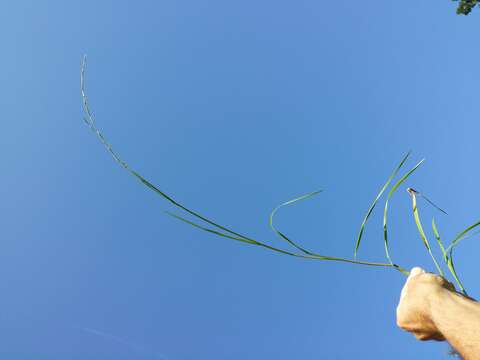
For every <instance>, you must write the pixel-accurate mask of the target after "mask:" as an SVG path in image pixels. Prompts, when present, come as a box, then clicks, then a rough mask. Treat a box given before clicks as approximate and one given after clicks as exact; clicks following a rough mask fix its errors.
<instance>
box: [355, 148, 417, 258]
mask: <svg viewBox="0 0 480 360" xmlns="http://www.w3.org/2000/svg"><path fill="white" fill-rule="evenodd" d="M409 156H410V151H409V152H408V153H407V155H405V156H404V157H403V159H402V161H400V163H399V164H398V165H397V167H396V168H395V170H393V172H392V173H391V174H390V176H389V178H388V179H387V181H386V183H385V184H384V185H383V187H382V188H381V189H380V191H379V193H378V194H377V196H376V197H375V199H374V200H373V202H372V204H371V205H370V207H369V208H368V211H367V213H366V214H365V216H364V218H363V221H362V224H361V225H360V231H359V232H358V236H357V241H356V242H355V251H354V253H353V257H354V258H356V257H357V252H358V249H359V247H360V242H361V241H362V236H363V232H364V231H365V226H366V224H367V221H368V218H369V217H370V215H371V214H372V212H373V209H375V206H376V205H377V202H378V200H379V199H380V197H381V196H382V194H383V193H384V192H385V190H386V189H387V187H388V186H389V185H390V183H391V182H392V180H393V179H394V178H395V176H396V175H397V173H398V171H399V170H400V168H401V167H402V166H403V164H404V163H405V161H407V159H408V157H409Z"/></svg>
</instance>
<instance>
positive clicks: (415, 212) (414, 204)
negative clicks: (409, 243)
mask: <svg viewBox="0 0 480 360" xmlns="http://www.w3.org/2000/svg"><path fill="white" fill-rule="evenodd" d="M409 193H410V196H411V197H412V207H413V217H414V219H415V224H416V225H417V229H418V232H419V234H420V237H421V238H422V241H423V244H424V245H425V247H426V248H427V251H428V253H429V254H430V257H431V258H432V260H433V263H434V264H435V266H436V268H437V270H438V272H439V274H440V275H441V276H445V274H444V272H443V270H442V268H441V267H440V265H439V264H438V262H437V259H435V256H434V255H433V253H432V249H431V248H430V243H429V242H428V239H427V236H426V235H425V231H424V230H423V226H422V222H421V221H420V215H419V212H418V208H417V197H416V196H415V193H414V192H413V191H410V192H409Z"/></svg>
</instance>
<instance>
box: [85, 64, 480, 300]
mask: <svg viewBox="0 0 480 360" xmlns="http://www.w3.org/2000/svg"><path fill="white" fill-rule="evenodd" d="M85 70H86V57H85V56H84V58H83V61H82V65H81V72H80V90H81V97H82V106H83V113H84V121H85V123H86V124H87V125H88V127H89V128H90V129H91V130H92V131H93V132H94V133H95V134H96V136H97V138H98V139H99V141H100V142H101V143H102V145H103V146H104V147H105V149H106V150H107V151H108V152H109V153H110V155H111V156H112V157H113V159H114V160H115V161H116V162H117V163H118V164H119V165H120V166H121V167H122V168H123V169H125V170H126V171H127V172H128V173H129V174H130V175H132V176H133V177H134V178H136V179H137V180H138V181H140V183H142V184H143V185H144V186H145V187H146V188H148V189H149V190H151V191H153V192H154V193H155V194H157V195H159V196H160V197H161V198H163V199H164V200H166V201H168V202H169V203H171V204H172V205H173V206H174V207H175V208H177V210H179V211H180V212H181V214H177V213H173V212H169V211H167V212H166V214H168V215H169V216H171V217H173V218H175V219H177V220H179V221H181V222H183V223H186V224H188V225H190V226H193V227H195V228H197V229H199V230H202V231H205V232H208V233H210V234H213V235H216V236H219V237H222V238H225V239H229V240H234V241H238V242H241V243H244V244H246V245H251V246H257V247H261V248H264V249H267V250H270V251H273V252H276V253H279V254H283V255H288V256H292V257H296V258H301V259H306V260H319V261H337V262H344V263H349V264H356V265H365V266H376V267H385V268H392V269H395V270H397V271H399V272H400V273H402V274H403V275H405V276H408V275H409V272H408V271H407V270H405V269H404V268H403V267H401V266H400V265H398V264H396V263H394V262H393V260H392V256H391V252H390V249H389V240H390V239H389V232H388V221H387V220H388V210H389V205H390V203H391V200H392V197H393V195H394V194H395V193H396V192H397V190H398V189H399V188H400V186H401V185H402V184H404V182H405V181H406V180H407V179H409V178H410V176H411V175H412V174H413V173H414V172H415V171H416V170H417V169H418V167H419V166H420V165H421V164H422V163H423V162H424V160H421V161H419V162H418V163H417V164H416V165H414V166H413V167H412V168H411V169H410V170H409V171H407V172H406V173H405V174H404V175H403V176H401V177H400V178H399V179H398V180H397V181H396V182H395V183H394V185H393V186H391V187H390V189H389V191H388V194H387V196H386V199H385V204H384V209H383V240H384V247H385V257H386V259H387V262H374V261H365V260H358V259H357V255H358V252H359V249H360V245H361V240H362V238H363V235H364V232H365V229H366V226H367V223H368V220H369V219H370V217H371V215H372V213H373V211H374V209H375V207H376V205H377V204H378V202H379V201H380V199H381V197H382V195H383V194H384V193H385V192H386V191H387V189H388V188H389V186H390V185H391V184H392V182H393V181H394V180H395V178H396V177H397V175H398V173H399V172H400V170H401V169H402V167H403V166H404V164H405V163H406V161H407V160H408V159H409V157H410V152H408V153H407V154H406V155H405V156H404V157H403V158H402V159H401V161H400V162H399V163H398V165H397V166H396V167H395V168H394V170H393V172H392V173H391V174H390V176H389V177H388V178H387V180H386V182H385V183H384V184H383V186H382V187H381V189H380V191H379V192H378V193H377V195H376V196H375V198H374V200H373V202H372V203H371V205H370V206H369V208H368V210H367V212H366V214H365V215H364V217H363V220H362V222H361V225H360V230H359V232H358V235H357V237H356V241H355V249H354V256H353V259H349V258H343V257H335V256H327V255H322V254H320V253H318V252H314V251H311V250H307V249H305V248H304V247H303V246H301V245H299V244H298V243H297V242H295V241H294V240H292V239H291V238H290V237H288V236H286V235H285V234H284V233H283V232H282V231H280V230H279V229H278V228H277V226H276V225H275V222H274V218H275V215H276V213H277V212H278V211H279V210H280V209H281V208H283V207H285V206H289V205H293V204H296V203H298V202H300V201H303V200H307V199H310V198H312V197H314V196H316V195H318V194H320V193H321V192H322V191H321V190H318V191H314V192H311V193H308V194H305V195H302V196H299V197H297V198H295V199H292V200H289V201H286V202H284V203H282V204H280V205H279V206H277V207H276V208H274V209H273V211H272V212H271V214H270V217H269V225H270V228H271V229H272V231H273V232H274V233H275V235H277V236H278V237H280V238H281V239H282V240H284V241H285V243H286V244H287V245H288V246H290V247H292V248H293V249H285V248H280V247H276V246H273V245H270V244H269V243H268V242H265V241H260V240H257V239H254V238H253V237H251V236H247V235H244V234H242V233H240V232H238V231H236V230H233V229H232V228H231V227H230V226H225V225H220V224H219V223H218V222H216V221H214V220H211V219H210V218H208V217H206V216H204V215H202V214H200V213H199V212H197V211H195V210H192V209H190V208H189V207H187V206H185V205H183V204H181V203H180V202H178V201H177V200H176V199H175V198H174V197H173V196H171V195H168V194H166V193H165V192H163V191H162V190H160V189H159V188H158V187H157V186H155V185H154V184H152V183H151V182H150V181H149V180H147V179H146V178H144V177H143V176H142V175H140V174H139V173H138V172H136V171H135V170H133V169H132V168H131V167H130V166H129V165H128V164H127V163H126V162H125V161H123V160H122V159H121V158H120V157H119V155H118V154H117V153H116V152H115V151H114V150H113V148H112V146H111V145H110V143H109V142H108V141H107V140H106V138H105V136H104V135H103V133H102V132H100V130H99V129H98V127H97V125H96V122H95V119H94V116H93V114H92V112H91V110H90V107H89V101H88V97H87V95H86V92H85ZM407 190H408V192H409V194H410V196H411V199H412V208H413V218H414V221H415V224H416V227H417V230H418V232H419V235H420V238H421V240H422V242H423V244H424V246H425V248H426V250H427V252H428V253H429V255H430V257H431V258H432V261H433V262H434V264H435V267H436V269H437V271H438V273H439V274H440V275H441V276H444V275H445V274H444V271H443V270H442V268H441V266H440V264H439V262H438V261H437V260H436V258H435V256H434V255H433V253H432V249H431V246H430V243H429V241H428V238H427V235H426V233H425V230H424V227H423V225H422V221H421V219H420V213H419V211H418V207H417V196H419V197H423V198H424V199H425V200H426V201H427V202H428V203H430V204H431V205H433V206H435V207H436V208H437V209H438V210H440V211H442V212H444V213H445V211H443V210H442V209H440V208H438V207H437V206H436V205H435V204H433V203H432V202H431V201H430V200H428V198H426V197H424V196H423V195H422V194H421V193H419V192H417V191H416V190H414V189H412V188H408V189H407ZM479 225H480V221H477V222H475V223H473V224H472V225H470V226H469V227H467V228H466V229H464V230H462V231H460V232H459V233H458V234H457V236H455V238H454V239H453V240H452V242H451V243H450V245H449V246H448V247H445V246H444V244H443V242H442V240H441V237H440V234H439V231H438V228H437V225H436V223H435V220H434V219H432V231H433V234H434V236H435V239H436V241H437V244H438V245H439V247H440V250H441V252H442V259H443V261H444V263H445V265H446V266H447V268H448V269H449V271H450V273H451V275H452V277H453V279H454V280H455V281H456V283H457V286H458V288H459V289H460V291H462V292H463V293H464V294H465V295H466V294H467V292H466V290H465V288H464V287H463V285H462V283H461V282H460V279H459V277H458V274H457V273H456V271H455V267H454V263H453V251H454V249H455V248H456V246H457V245H458V244H459V243H460V242H461V241H462V240H464V239H466V238H468V237H472V236H474V235H476V234H478V232H472V231H473V230H474V229H476V228H477V226H479Z"/></svg>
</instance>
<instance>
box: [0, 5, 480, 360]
mask: <svg viewBox="0 0 480 360" xmlns="http://www.w3.org/2000/svg"><path fill="white" fill-rule="evenodd" d="M455 6H456V5H455V3H452V2H450V1H449V0H442V1H438V0H435V1H434V0H424V1H408V2H390V1H376V0H375V1H374V0H369V1H361V2H355V3H353V2H345V1H329V2H326V1H313V0H308V1H304V0H300V1H280V2H279V1H270V0H266V1H250V0H247V1H240V2H238V1H237V2H229V1H219V0H167V1H137V2H131V1H130V2H127V1H90V0H88V1H76V2H71V1H67V2H66V1H46V2H40V1H15V2H9V3H8V4H7V3H4V5H3V9H2V11H1V14H0V20H1V21H0V30H1V31H0V34H1V35H0V37H1V43H2V56H1V59H0V64H1V71H0V79H1V84H2V87H1V89H0V98H1V103H2V119H3V121H2V132H1V133H0V149H1V151H0V160H1V163H2V167H3V176H1V178H0V185H1V189H2V195H1V198H2V206H1V207H0V213H1V224H2V225H1V226H0V234H1V242H0V274H1V275H0V289H1V296H0V338H1V339H2V340H1V342H0V355H1V356H2V358H5V359H7V358H8V359H9V360H17V359H36V360H43V359H48V360H57V359H58V360H60V359H61V360H63V359H78V360H80V359H81V360H84V359H92V360H94V359H95V360H96V359H99V360H100V359H102V360H105V359H115V360H121V359H164V360H165V359H166V360H189V359H191V360H197V359H222V360H223V359H229V360H230V359H231V360H236V359H239V360H240V359H241V360H245V359H262V360H263V359H276V360H280V359H285V360H287V359H288V360H290V359H301V360H309V359H312V360H313V359H328V360H330V359H352V358H354V359H392V360H393V359H427V358H432V359H433V358H443V357H445V355H444V354H445V352H446V349H447V348H446V345H444V344H438V343H420V342H416V341H415V340H414V339H413V337H412V336H410V335H409V334H407V333H404V332H402V331H401V330H399V329H398V328H397V327H396V325H395V307H396V303H397V299H398V295H399V291H400V289H401V287H402V284H403V281H404V279H403V278H402V276H401V275H400V274H399V273H397V272H394V271H392V270H388V269H387V270H385V269H375V268H364V267H361V266H355V265H345V264H333V263H322V262H313V261H312V262H310V261H302V260H297V259H293V258H290V257H287V256H282V255H277V254H275V253H270V252H268V251H266V250H263V249H260V248H255V247H248V246H246V245H243V244H240V243H235V242H231V241H228V240H226V239H221V238H217V237H214V236H211V235H208V234H205V233H202V232H199V231H198V230H196V229H193V228H190V227H188V226H187V225H185V224H182V223H179V222H177V221H176V220H174V219H172V218H169V217H168V216H166V215H165V214H164V211H165V210H172V207H171V205H170V204H169V203H167V202H166V201H164V200H162V199H161V198H159V197H157V196H155V195H154V194H153V193H152V192H149V191H148V190H147V189H146V188H145V187H143V186H142V185H141V184H140V183H139V182H138V181H136V180H135V179H134V178H132V177H130V176H128V174H127V173H126V172H125V171H123V170H122V169H121V168H120V167H119V166H117V164H115V163H114V162H113V161H112V159H111V158H110V157H109V155H108V154H107V152H106V151H105V150H104V149H103V148H102V147H101V146H100V145H99V143H98V141H97V140H96V138H95V137H94V136H93V134H92V133H91V132H90V131H88V129H87V127H86V126H85V124H84V123H83V121H82V114H81V101H80V94H79V70H80V61H81V57H82V55H83V54H84V53H86V54H88V56H89V67H88V71H87V90H88V92H89V96H90V101H91V106H92V108H93V110H94V112H95V114H96V117H97V122H98V124H99V126H100V127H101V128H102V129H103V130H104V132H105V134H106V135H107V136H108V138H109V140H110V141H111V142H112V144H113V145H114V146H115V148H116V150H117V151H118V152H119V153H120V154H121V155H122V156H123V158H124V159H125V160H126V161H127V162H129V163H130V164H131V165H132V166H133V167H134V168H135V169H136V170H138V171H139V172H141V173H142V174H144V175H145V176H146V177H147V178H149V179H151V180H152V181H153V182H154V183H155V184H157V185H159V186H160V188H161V189H163V190H164V191H166V192H167V193H170V194H173V195H175V196H176V197H177V198H178V199H180V200H181V201H183V202H184V203H185V204H187V205H189V206H190V207H192V208H194V209H197V210H199V211H200V212H203V213H205V214H208V215H209V216H210V217H212V218H214V219H216V220H218V221H219V222H221V223H225V224H228V225H231V226H232V227H234V228H236V229H238V230H240V231H244V232H247V233H249V234H251V235H252V236H255V237H257V238H259V239H263V240H265V241H271V242H272V243H273V244H276V245H278V246H281V245H282V243H281V242H280V240H278V239H276V238H275V236H274V234H273V233H271V232H270V230H269V228H268V214H269V212H270V210H271V209H272V208H273V207H274V206H275V205H277V204H278V203H280V202H282V201H286V200H288V199H290V198H292V197H295V196H297V195H300V194H303V193H306V192H309V191H313V190H316V189H318V188H322V189H324V190H325V192H324V193H323V194H321V195H320V196H319V197H318V198H316V199H315V200H311V201H308V202H305V203H302V204H298V205H297V206H295V207H291V208H289V209H285V210H284V211H282V212H281V213H279V216H278V221H279V225H281V228H282V229H283V230H284V232H286V233H287V234H288V235H290V236H291V237H293V238H295V239H296V240H298V241H299V242H301V243H303V244H305V245H306V246H309V247H311V248H313V249H315V250H317V251H318V252H322V253H324V254H327V255H334V256H351V255H352V253H353V244H354V238H355V236H356V233H357V231H358V227H359V224H360V222H361V218H362V216H363V214H364V213H365V211H366V210H367V208H368V205H369V203H370V202H371V200H372V199H373V198H374V196H375V194H376V192H377V191H378V189H379V188H380V186H381V185H382V183H383V181H384V180H385V179H386V177H387V176H388V174H389V172H390V171H391V170H392V169H393V167H394V165H395V164H396V163H397V162H398V161H399V159H400V158H401V157H402V156H403V154H404V153H405V152H406V151H408V150H409V149H412V150H413V155H412V160H411V161H410V162H409V164H408V165H409V166H412V165H413V163H414V161H415V160H419V159H421V158H423V157H426V158H427V161H426V163H425V165H424V166H423V167H422V168H421V170H419V172H418V173H417V174H416V175H415V176H414V177H413V178H412V179H411V181H409V182H408V184H406V186H412V187H416V188H418V189H420V190H422V191H423V192H424V193H426V194H428V195H429V197H431V198H432V199H434V200H435V201H436V202H437V203H439V204H440V205H441V206H442V207H444V208H445V209H446V210H447V211H448V212H449V215H448V216H442V215H441V214H439V213H435V212H434V211H433V210H432V209H429V208H426V207H425V208H424V207H422V208H421V209H422V211H423V212H422V214H423V215H424V216H425V222H426V223H427V224H428V223H429V221H430V218H431V216H432V215H435V216H436V217H437V220H438V226H439V228H440V231H441V232H442V233H443V234H444V236H445V237H446V238H451V237H452V236H453V235H454V234H455V233H456V232H457V231H458V230H461V229H462V228H464V227H466V226H467V225H469V224H470V223H472V222H474V221H475V220H478V219H479V218H480V202H479V201H478V199H479V196H480V188H479V187H478V181H479V180H478V178H479V175H480V170H479V166H478V161H479V154H480V152H479V150H480V145H479V133H480V121H479V120H480V111H479V107H478V97H479V95H478V94H479V91H478V89H479V84H480V81H479V76H478V65H477V63H478V61H477V60H478V58H479V54H480V50H479V48H478V46H476V39H477V37H476V35H475V34H478V32H479V26H480V25H479V16H480V14H479V12H478V11H474V12H473V13H472V14H471V16H469V17H459V16H456V15H455ZM409 201H410V200H409V198H408V194H406V193H405V192H404V191H403V189H402V191H400V192H399V193H398V194H397V195H396V197H395V198H394V200H393V203H392V212H391V220H392V221H391V231H392V253H393V256H394V259H395V260H396V261H397V262H398V263H400V264H402V265H403V266H405V267H412V266H414V265H422V266H424V267H426V268H427V269H429V270H433V266H432V264H431V261H430V260H429V258H428V256H427V254H426V253H425V251H424V249H423V248H422V244H421V242H420V239H419V238H418V233H417V232H416V229H415V225H414V222H413V219H412V217H411V212H410V203H409ZM421 204H422V206H423V205H425V204H424V203H421ZM429 233H430V232H429ZM478 240H479V239H476V238H471V239H469V240H468V241H465V243H464V244H462V246H461V247H460V248H459V250H458V252H457V268H458V272H459V274H460V276H461V277H462V278H463V280H464V283H465V285H466V287H467V289H468V290H469V291H470V293H471V294H472V295H473V296H478V295H479V294H480V284H479V283H478V267H477V266H476V263H477V261H478V260H477V259H478V256H479V254H480V243H479V242H478ZM360 257H361V258H363V259H368V260H377V261H383V243H382V230H381V216H380V212H378V213H376V215H375V216H374V217H373V218H372V220H371V222H370V223H369V226H368V229H367V234H366V237H365V239H364V244H363V246H362V248H361V251H360Z"/></svg>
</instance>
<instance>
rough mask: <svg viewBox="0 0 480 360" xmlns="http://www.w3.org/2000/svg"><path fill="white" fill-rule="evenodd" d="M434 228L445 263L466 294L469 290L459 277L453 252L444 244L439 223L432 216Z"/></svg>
mask: <svg viewBox="0 0 480 360" xmlns="http://www.w3.org/2000/svg"><path fill="white" fill-rule="evenodd" d="M432 229H433V233H434V234H435V238H436V239H437V242H438V245H439V247H440V250H441V251H442V254H443V261H445V264H447V267H448V270H449V271H450V273H451V274H452V277H453V278H454V279H455V281H456V283H457V285H458V288H459V289H460V290H461V291H462V292H463V293H464V294H465V295H466V294H467V292H466V291H465V288H464V287H463V285H462V283H461V281H460V279H459V278H458V275H457V272H456V271H455V266H454V265H453V253H451V254H450V256H449V255H448V252H447V250H446V249H445V246H444V245H443V242H442V240H441V239H440V234H439V232H438V229H437V225H436V224H435V219H433V218H432Z"/></svg>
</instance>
